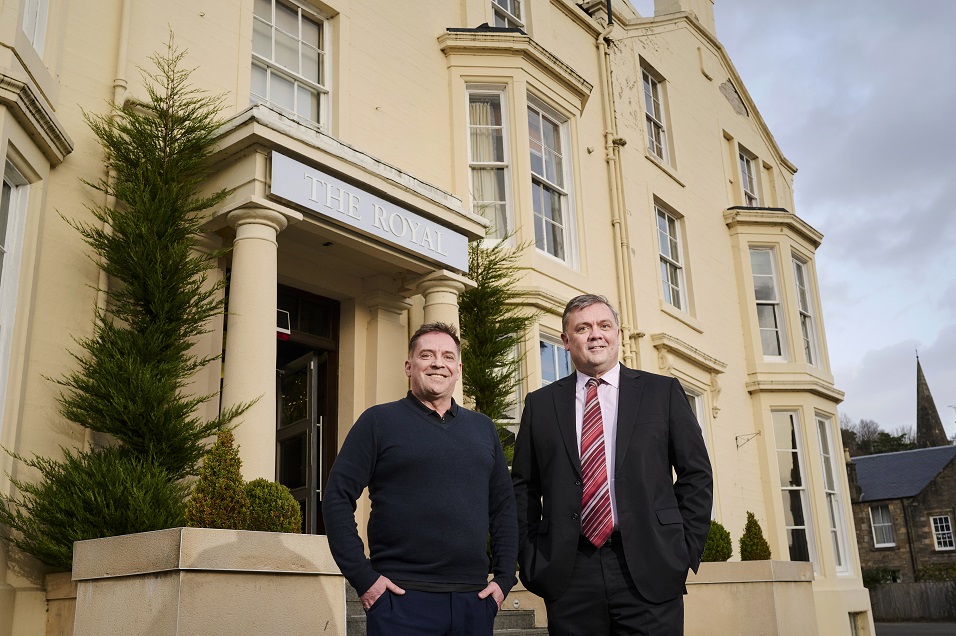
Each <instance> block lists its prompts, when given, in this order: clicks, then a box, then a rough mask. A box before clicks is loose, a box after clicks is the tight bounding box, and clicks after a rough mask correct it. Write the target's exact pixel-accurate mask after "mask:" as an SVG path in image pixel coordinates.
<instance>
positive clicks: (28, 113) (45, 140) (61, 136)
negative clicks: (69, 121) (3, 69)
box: [0, 74, 73, 167]
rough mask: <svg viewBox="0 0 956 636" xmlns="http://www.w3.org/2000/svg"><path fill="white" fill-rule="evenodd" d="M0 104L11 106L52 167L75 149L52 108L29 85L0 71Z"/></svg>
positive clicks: (61, 161) (15, 115)
mask: <svg viewBox="0 0 956 636" xmlns="http://www.w3.org/2000/svg"><path fill="white" fill-rule="evenodd" d="M0 104H2V105H4V106H6V107H7V108H8V109H10V112H11V113H13V117H14V119H16V120H17V121H18V122H20V124H21V125H22V126H23V127H24V128H25V129H26V130H27V132H28V133H29V134H30V137H32V138H33V140H34V141H35V142H36V144H37V147H38V148H40V150H41V151H42V152H43V154H44V155H46V158H47V159H49V161H50V165H51V166H54V167H55V166H58V165H60V164H61V163H63V160H64V159H65V158H66V156H67V155H68V154H70V153H71V152H73V140H72V139H70V137H69V135H67V134H66V131H65V130H64V129H63V126H61V125H60V122H59V121H57V119H56V116H54V114H53V112H52V109H50V108H48V107H47V106H46V105H45V104H44V103H43V102H42V101H41V100H39V99H38V98H37V96H36V93H35V92H34V90H33V88H32V87H31V86H30V85H29V84H27V83H25V82H21V81H20V80H18V79H15V78H13V77H10V76H9V75H3V74H0Z"/></svg>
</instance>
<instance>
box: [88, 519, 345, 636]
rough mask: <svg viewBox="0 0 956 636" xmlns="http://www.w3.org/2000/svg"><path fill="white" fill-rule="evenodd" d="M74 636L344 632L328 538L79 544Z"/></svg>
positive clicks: (161, 536)
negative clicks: (105, 635) (106, 635)
mask: <svg viewBox="0 0 956 636" xmlns="http://www.w3.org/2000/svg"><path fill="white" fill-rule="evenodd" d="M73 580H74V581H75V582H76V584H77V595H76V619H75V623H74V631H73V634H74V636H102V635H103V634H125V635H127V636H173V635H175V636H219V635H221V636H233V635H234V634H256V635H257V636H271V635H275V636H279V635H282V636H290V635H299V634H301V635H302V636H306V635H308V636H314V635H315V634H336V635H341V636H344V635H345V579H344V578H343V577H342V575H341V573H340V572H339V570H338V568H337V567H336V566H335V563H334V562H333V560H332V556H331V554H330V553H329V547H328V540H327V539H326V538H325V537H324V536H315V535H297V534H282V533H271V532H246V531H242V530H212V529H208V528H173V529H170V530H160V531H157V532H146V533H142V534H133V535H125V536H119V537H110V538H107V539H95V540H92V541H81V542H78V543H77V544H76V546H75V548H74V558H73Z"/></svg>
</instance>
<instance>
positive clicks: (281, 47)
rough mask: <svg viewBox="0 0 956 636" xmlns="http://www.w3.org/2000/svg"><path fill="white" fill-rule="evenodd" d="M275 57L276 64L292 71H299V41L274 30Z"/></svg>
mask: <svg viewBox="0 0 956 636" xmlns="http://www.w3.org/2000/svg"><path fill="white" fill-rule="evenodd" d="M275 38H276V57H275V61H276V62H277V63H278V64H281V65H282V66H284V67H286V68H287V69H289V70H290V71H292V72H294V73H298V72H299V41H298V40H296V39H295V38H293V37H292V36H289V35H286V34H285V33H282V32H281V31H276V32H275Z"/></svg>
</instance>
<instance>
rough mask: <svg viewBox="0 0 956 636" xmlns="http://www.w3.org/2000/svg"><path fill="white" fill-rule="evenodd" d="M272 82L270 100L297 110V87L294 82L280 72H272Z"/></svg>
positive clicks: (283, 106)
mask: <svg viewBox="0 0 956 636" xmlns="http://www.w3.org/2000/svg"><path fill="white" fill-rule="evenodd" d="M270 83H271V84H270V89H271V90H270V91H269V101H271V102H272V103H274V104H276V105H277V106H281V107H282V108H285V109H287V110H290V111H292V112H295V87H294V86H293V84H292V82H290V81H289V80H287V79H286V78H284V77H282V76H281V75H279V74H278V73H272V74H271V75H270Z"/></svg>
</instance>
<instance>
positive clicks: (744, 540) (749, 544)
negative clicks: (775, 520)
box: [740, 510, 770, 561]
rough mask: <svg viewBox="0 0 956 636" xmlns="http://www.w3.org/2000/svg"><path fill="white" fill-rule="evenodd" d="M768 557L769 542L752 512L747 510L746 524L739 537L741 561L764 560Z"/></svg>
mask: <svg viewBox="0 0 956 636" xmlns="http://www.w3.org/2000/svg"><path fill="white" fill-rule="evenodd" d="M769 558H770V544H769V543H767V540H766V539H764V537H763V530H762V529H761V528H760V523H759V522H758V521H757V517H756V516H755V515H754V513H752V512H750V511H749V510H748V511H747V525H746V526H745V527H744V533H743V535H742V536H741V537H740V560H741V561H765V560H767V559H769Z"/></svg>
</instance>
